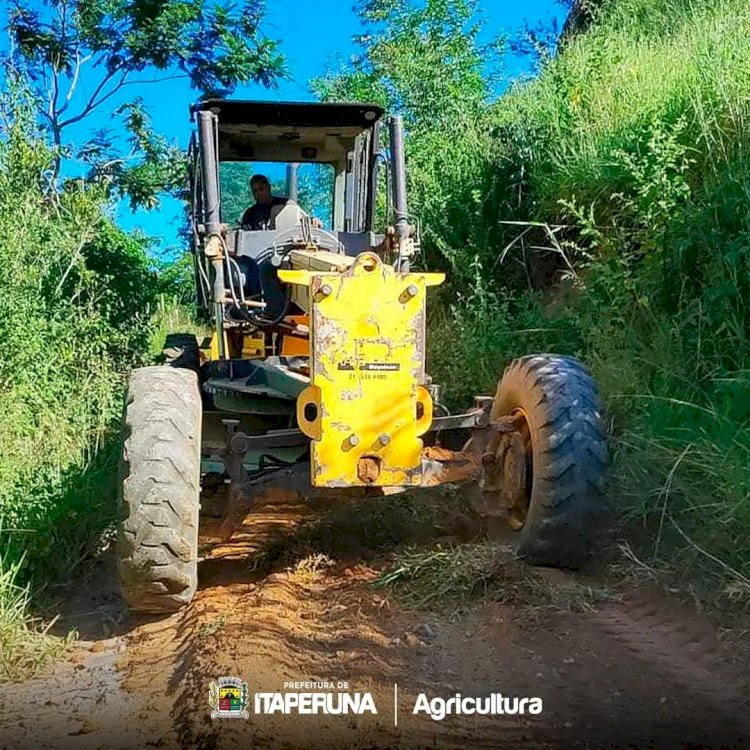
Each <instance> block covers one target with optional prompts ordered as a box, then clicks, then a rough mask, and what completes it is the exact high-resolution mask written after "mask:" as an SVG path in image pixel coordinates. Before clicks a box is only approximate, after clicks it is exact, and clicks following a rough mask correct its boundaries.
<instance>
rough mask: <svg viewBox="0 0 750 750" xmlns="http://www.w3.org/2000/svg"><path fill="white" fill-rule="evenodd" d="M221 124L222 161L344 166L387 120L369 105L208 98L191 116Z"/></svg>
mask: <svg viewBox="0 0 750 750" xmlns="http://www.w3.org/2000/svg"><path fill="white" fill-rule="evenodd" d="M199 111H209V112H213V113H214V114H215V115H216V117H217V120H218V131H219V132H218V140H219V160H220V161H287V162H340V161H341V160H342V159H345V158H346V154H347V153H348V152H349V151H351V150H352V149H353V148H354V141H355V139H356V137H357V136H358V135H360V134H361V133H363V132H365V131H367V130H370V129H371V128H372V127H373V126H374V125H375V124H376V123H377V122H379V120H380V119H381V117H382V116H383V109H382V108H381V107H378V106H376V105H371V104H319V103H307V102H288V103H287V102H259V101H240V100H230V99H207V100H205V101H202V102H199V103H197V104H194V105H193V106H192V107H191V108H190V112H191V114H192V115H193V116H195V113H196V112H199Z"/></svg>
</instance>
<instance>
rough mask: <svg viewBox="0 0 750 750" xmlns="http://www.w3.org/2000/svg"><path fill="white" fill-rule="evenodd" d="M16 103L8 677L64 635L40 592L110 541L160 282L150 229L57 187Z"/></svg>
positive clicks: (3, 282)
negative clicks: (48, 618) (119, 468)
mask: <svg viewBox="0 0 750 750" xmlns="http://www.w3.org/2000/svg"><path fill="white" fill-rule="evenodd" d="M3 107H4V108H5V111H6V114H7V117H8V119H7V120H5V121H4V127H3V132H2V133H1V134H0V288H2V290H3V293H2V295H0V344H1V345H2V350H3V356H2V357H0V679H3V678H8V677H23V676H27V675H29V674H31V673H32V672H33V670H34V669H35V668H36V667H37V666H38V665H39V664H40V663H42V662H43V661H44V660H45V659H46V658H47V657H48V656H49V655H50V654H53V653H55V652H56V651H59V650H60V649H61V648H63V647H64V645H65V641H64V640H63V641H60V640H58V639H51V638H45V637H43V636H42V635H40V633H39V627H38V624H37V623H35V622H34V621H33V620H30V619H29V618H30V613H31V607H30V597H31V594H32V593H33V594H34V595H36V596H39V595H40V594H42V593H44V592H45V591H47V592H49V591H50V588H49V587H50V586H51V585H53V584H55V583H56V582H58V581H61V580H66V579H67V578H69V577H70V575H71V573H72V572H73V571H74V570H75V569H76V567H77V566H78V565H79V564H80V562H81V561H82V560H84V559H85V558H87V557H89V556H91V555H93V554H96V552H97V551H98V550H99V549H100V548H101V547H102V546H103V545H104V544H106V542H107V535H108V533H109V530H110V529H111V527H112V521H113V517H114V513H115V502H114V495H115V486H114V482H115V477H116V462H117V455H118V451H119V422H120V413H121V408H122V391H123V383H124V381H123V373H124V372H126V370H127V369H128V368H129V367H130V366H131V365H133V364H135V363H138V362H142V361H144V359H146V358H148V356H149V349H150V340H151V338H152V331H153V322H152V317H153V314H154V312H155V311H157V312H158V310H157V308H158V307H159V305H158V301H159V292H160V283H161V282H160V280H159V277H158V275H157V273H156V269H155V267H154V263H153V261H152V260H151V259H150V258H149V256H148V255H147V252H146V249H147V246H148V243H147V241H146V240H144V239H142V238H138V237H135V236H132V235H128V234H126V233H124V232H122V231H121V230H119V229H117V228H116V227H115V226H114V224H113V223H112V220H111V218H110V214H111V209H110V205H109V203H108V201H107V200H106V199H105V198H104V196H103V194H102V193H101V192H100V191H99V190H97V189H95V188H93V187H84V186H83V185H82V184H80V183H68V184H66V185H65V186H64V187H63V188H62V189H61V190H59V191H55V190H52V189H51V187H50V183H49V169H50V166H51V164H52V155H51V154H50V152H49V151H48V149H47V148H46V147H45V145H44V142H43V141H42V139H41V138H40V137H39V135H38V133H37V132H36V131H35V129H34V127H33V125H32V124H31V116H30V115H29V114H28V108H27V107H26V106H25V105H24V103H23V97H12V96H10V95H8V96H7V97H6V98H5V99H4V100H3ZM167 307H169V306H168V305H167ZM162 308H164V303H163V302H162ZM162 317H168V316H165V315H162Z"/></svg>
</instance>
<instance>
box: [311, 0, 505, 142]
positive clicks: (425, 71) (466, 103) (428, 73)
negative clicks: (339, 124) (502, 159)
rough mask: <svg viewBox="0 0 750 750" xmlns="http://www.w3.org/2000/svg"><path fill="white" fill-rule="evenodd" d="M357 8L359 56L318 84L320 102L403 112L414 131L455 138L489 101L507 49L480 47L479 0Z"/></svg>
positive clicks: (385, 0)
mask: <svg viewBox="0 0 750 750" xmlns="http://www.w3.org/2000/svg"><path fill="white" fill-rule="evenodd" d="M356 7H357V11H358V14H359V17H360V21H361V23H362V26H363V27H364V32H363V33H362V34H360V35H359V36H357V37H355V42H356V43H357V44H358V45H359V47H360V53H359V54H358V55H357V56H356V57H355V58H354V59H353V61H352V63H351V64H350V65H348V66H343V67H342V69H341V70H338V71H334V72H331V73H329V74H327V75H326V76H324V77H322V78H319V79H316V80H314V81H313V82H312V87H313V91H315V93H316V94H317V95H318V96H319V97H320V98H321V99H323V100H326V101H334V100H338V101H345V100H347V99H349V100H352V99H354V100H357V99H360V100H361V99H368V100H373V101H374V102H375V103H378V104H381V105H384V106H386V107H387V108H388V109H389V110H390V111H398V112H400V113H401V114H402V115H403V116H404V119H405V121H406V124H407V126H408V127H409V128H410V129H412V130H414V129H420V130H432V129H435V128H440V127H450V128H451V129H452V130H455V128H456V127H457V126H458V125H460V122H461V120H463V119H464V116H465V115H466V114H467V113H469V114H472V113H474V112H476V110H477V109H479V108H481V106H482V105H483V104H484V103H486V101H487V99H488V97H490V96H491V94H492V90H493V83H494V82H495V81H496V80H497V75H498V66H497V63H498V61H499V54H500V52H501V50H502V49H503V41H502V40H501V39H499V38H496V39H492V40H490V41H489V42H488V43H486V44H484V43H481V42H480V41H479V34H480V31H481V29H482V19H481V16H480V15H479V13H478V9H477V0H426V2H424V3H421V4H419V5H417V4H415V3H413V2H411V0H360V3H359V4H358V6H356ZM457 118H458V121H457Z"/></svg>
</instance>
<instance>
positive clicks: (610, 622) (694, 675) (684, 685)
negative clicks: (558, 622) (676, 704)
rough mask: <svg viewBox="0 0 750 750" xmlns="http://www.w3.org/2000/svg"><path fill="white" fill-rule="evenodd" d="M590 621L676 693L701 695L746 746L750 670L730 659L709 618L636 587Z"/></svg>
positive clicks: (714, 717)
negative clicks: (636, 591)
mask: <svg viewBox="0 0 750 750" xmlns="http://www.w3.org/2000/svg"><path fill="white" fill-rule="evenodd" d="M591 619H592V622H593V623H595V624H596V626H597V627H598V628H600V629H601V631H602V632H604V633H605V634H606V635H607V636H608V637H609V638H611V639H612V640H613V641H614V642H616V643H618V644H620V645H621V646H622V647H623V648H624V649H625V650H626V651H627V653H628V654H629V655H630V656H631V657H633V658H635V659H637V660H638V661H639V662H640V663H641V664H642V668H643V669H644V670H648V671H650V672H655V673H657V674H660V675H661V676H662V677H664V678H665V679H666V680H667V681H668V683H669V684H671V685H672V686H673V690H674V693H675V694H677V695H684V694H686V693H687V694H692V695H693V696H695V697H696V698H699V699H700V701H701V704H702V707H703V708H704V709H705V711H706V714H707V721H709V722H713V725H714V726H715V727H720V728H721V732H720V733H721V734H723V735H725V736H727V737H731V738H733V739H734V738H736V741H737V743H738V746H739V743H742V746H745V743H746V742H747V740H748V738H750V675H749V674H748V671H747V665H745V666H744V667H743V666H740V665H738V664H734V663H732V660H731V658H730V657H729V655H728V653H727V649H726V648H725V647H723V645H722V644H721V642H720V641H719V639H718V638H717V636H716V634H715V631H714V629H713V628H712V627H711V626H710V625H709V623H708V622H707V621H703V620H702V618H700V617H696V613H695V612H694V611H692V610H690V609H688V608H687V607H683V606H682V605H679V604H678V603H676V602H674V601H665V599H664V597H663V595H661V596H660V597H657V596H655V595H653V594H649V593H647V592H638V593H635V594H634V595H631V596H629V597H627V598H626V599H625V600H623V601H622V602H620V603H618V604H610V605H608V606H606V607H603V608H601V609H600V610H598V611H597V612H595V613H594V614H593V616H592V618H591Z"/></svg>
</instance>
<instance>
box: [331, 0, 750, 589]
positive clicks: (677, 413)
mask: <svg viewBox="0 0 750 750" xmlns="http://www.w3.org/2000/svg"><path fill="white" fill-rule="evenodd" d="M579 5H583V4H579ZM589 6H590V7H589ZM587 7H589V9H590V13H589V14H588V15H587V23H588V21H589V19H590V28H589V30H588V31H587V32H586V33H584V34H579V35H574V34H572V33H571V34H570V35H569V36H568V37H567V38H566V40H565V43H564V44H563V46H562V49H561V50H560V51H559V53H558V54H557V56H556V57H552V56H551V55H550V54H549V49H550V48H551V46H552V45H551V44H550V40H549V39H548V38H547V37H546V36H545V34H543V33H541V32H538V33H537V30H535V29H527V30H526V33H525V37H524V40H522V43H521V44H520V46H519V43H517V42H515V41H514V43H513V44H512V45H511V46H512V47H513V48H516V49H521V48H523V49H527V50H528V45H529V44H533V43H535V41H536V42H537V43H539V42H542V43H543V44H542V45H541V46H540V48H539V49H540V51H541V52H542V54H541V55H540V56H539V58H538V75H536V77H534V78H533V79H531V80H525V81H519V82H517V83H516V84H514V85H513V86H511V87H510V89H509V90H508V91H507V92H506V93H505V94H504V95H503V96H500V97H498V98H494V99H493V97H492V96H491V89H490V88H485V89H484V90H481V89H478V88H477V83H478V81H479V82H480V83H481V78H482V76H481V75H480V74H479V73H478V72H481V71H486V69H487V66H486V63H485V62H484V61H485V51H484V49H483V47H482V45H481V44H480V43H479V37H478V36H477V33H476V29H477V28H478V25H477V24H478V23H479V22H480V20H481V19H480V18H479V16H478V14H475V13H474V11H475V7H474V6H472V5H470V4H468V3H450V2H427V3H422V4H420V5H419V6H415V5H410V4H407V3H402V2H399V1H398V0H391V1H389V2H377V3H361V4H360V6H359V10H360V14H361V15H362V17H363V20H364V21H365V22H366V23H367V24H369V27H368V31H369V33H368V34H367V35H365V36H364V37H363V38H361V39H360V40H359V41H360V50H361V55H360V58H359V59H358V60H357V63H356V64H355V65H352V66H348V67H347V66H344V67H343V68H342V69H341V70H339V71H338V72H334V73H331V74H329V75H328V76H327V77H326V79H324V81H323V82H317V83H316V89H317V91H318V93H319V94H320V95H321V96H322V97H324V98H326V99H336V98H351V97H353V96H356V97H358V98H364V99H371V98H374V99H375V100H376V101H379V102H380V103H383V104H386V105H388V106H389V107H390V108H392V109H393V108H395V109H398V110H401V111H402V113H403V114H404V116H405V120H406V125H407V130H408V135H409V139H408V142H407V159H408V164H407V171H408V177H409V198H410V202H411V203H410V209H411V211H412V212H413V213H414V214H416V215H417V216H419V217H420V218H421V219H422V222H423V238H424V257H423V259H422V262H423V263H424V264H425V265H428V266H431V267H433V266H441V267H442V268H445V269H447V270H449V271H451V272H452V274H451V276H452V280H451V281H450V282H449V284H448V285H446V287H445V288H444V289H442V290H441V291H440V292H438V293H437V294H436V295H435V296H434V297H433V298H432V302H431V306H430V310H429V314H430V321H431V327H430V330H429V334H428V339H429V340H428V346H429V353H430V361H429V365H430V370H431V372H432V374H433V375H434V376H436V377H437V378H438V380H440V381H443V382H445V383H446V385H447V387H448V391H449V392H448V394H447V396H448V399H449V402H450V403H451V405H452V406H455V407H459V408H463V407H465V406H466V404H467V403H470V399H471V396H472V395H473V394H474V393H478V392H485V393H489V392H492V391H493V390H494V387H495V383H496V380H497V378H498V376H499V375H500V373H501V371H502V369H503V367H504V366H505V365H506V364H507V363H508V362H509V360H510V359H511V358H513V357H515V356H519V355H521V354H524V353H526V352H530V351H545V350H546V351H558V352H563V353H569V354H573V355H576V356H578V357H580V358H582V359H583V360H584V361H585V362H586V363H587V364H588V365H589V367H590V368H591V369H592V370H593V372H594V374H595V376H596V378H597V380H598V382H599V385H600V389H601V391H602V394H603V396H604V398H605V402H606V404H607V418H608V421H609V423H610V426H611V429H612V448H613V455H614V466H613V481H612V489H611V492H612V495H613V497H614V498H615V499H616V501H617V503H619V506H620V508H621V510H622V518H623V521H624V522H625V524H626V527H625V528H626V529H629V530H631V531H632V530H634V529H637V528H639V527H640V528H642V529H644V530H645V531H646V532H647V533H646V534H645V536H644V534H643V533H641V532H637V534H636V536H637V537H638V539H639V540H641V544H642V548H643V549H642V554H644V555H645V556H646V558H647V559H649V562H650V563H651V564H654V565H664V566H674V567H675V568H677V569H679V570H680V571H682V572H685V571H687V570H693V571H700V572H701V573H702V574H703V577H702V580H703V581H704V583H711V584H712V585H716V584H718V585H719V586H724V585H726V586H727V587H728V588H731V587H732V586H733V585H735V584H736V583H737V582H742V581H745V582H746V581H747V579H748V578H749V577H750V546H748V543H747V539H748V533H747V532H748V528H750V514H749V513H748V508H750V485H749V484H748V476H750V471H748V469H750V460H749V459H750V412H749V411H748V408H749V407H748V404H747V398H746V394H747V392H748V389H749V388H750V335H749V332H750V313H749V312H748V308H747V306H746V305H745V304H744V300H746V299H748V294H750V245H749V244H748V239H747V238H748V237H749V236H750V208H748V207H749V206H750V200H748V199H749V198H750V188H749V187H748V186H749V185H750V171H749V169H748V166H747V165H748V163H750V158H749V157H750V153H748V144H749V143H750V137H749V136H750V133H749V132H748V123H750V104H749V102H748V98H747V96H746V92H747V90H748V87H749V86H750V78H749V76H750V43H749V42H748V40H750V33H749V32H750V9H749V8H748V6H747V3H745V2H741V1H740V0H716V1H715V2H711V3H693V2H690V1H689V0H605V1H604V2H596V3H590V4H588V5H587ZM430 43H432V44H433V47H432V48H431V47H430ZM381 45H382V46H381ZM459 45H461V50H460V57H458V58H456V59H454V58H453V57H451V55H450V54H442V53H443V52H445V51H446V50H455V49H457V48H458V46H459ZM412 50H413V54H412V55H411V56H410V55H409V52H410V51H412ZM475 74H477V76H476V77H475ZM433 82H440V83H439V84H437V83H436V84H435V87H436V89H437V88H439V90H432V89H431V88H429V87H431V86H432V84H433ZM425 92H428V93H425ZM446 112H447V113H449V114H448V117H444V116H443V115H444V113H446ZM467 362H470V363H471V366H470V367H467V366H466V363H467ZM644 539H645V541H644Z"/></svg>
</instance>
